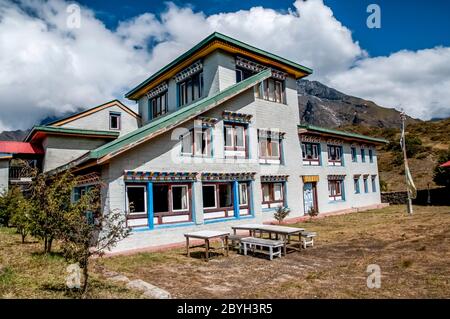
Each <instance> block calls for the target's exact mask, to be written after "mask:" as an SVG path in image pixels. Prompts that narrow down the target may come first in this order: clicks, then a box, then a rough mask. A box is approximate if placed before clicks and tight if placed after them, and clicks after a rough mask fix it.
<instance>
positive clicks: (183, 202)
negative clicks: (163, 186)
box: [172, 185, 189, 211]
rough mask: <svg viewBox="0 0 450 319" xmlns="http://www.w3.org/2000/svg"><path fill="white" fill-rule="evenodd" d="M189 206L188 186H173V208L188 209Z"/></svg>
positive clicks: (177, 209) (176, 209)
mask: <svg viewBox="0 0 450 319" xmlns="http://www.w3.org/2000/svg"><path fill="white" fill-rule="evenodd" d="M187 209H189V207H188V187H187V186H186V185H183V186H172V210H173V211H179V210H187Z"/></svg>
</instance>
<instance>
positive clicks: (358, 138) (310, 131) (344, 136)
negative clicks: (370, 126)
mask: <svg viewBox="0 0 450 319" xmlns="http://www.w3.org/2000/svg"><path fill="white" fill-rule="evenodd" d="M298 133H299V134H305V135H313V136H318V137H327V138H336V139H341V140H344V141H348V142H361V143H368V144H376V145H381V144H386V143H389V141H387V140H385V139H382V138H376V137H371V136H366V135H362V134H356V133H350V132H345V131H339V130H334V129H329V128H325V127H319V126H314V125H298Z"/></svg>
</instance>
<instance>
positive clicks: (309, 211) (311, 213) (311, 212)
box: [307, 207, 319, 219]
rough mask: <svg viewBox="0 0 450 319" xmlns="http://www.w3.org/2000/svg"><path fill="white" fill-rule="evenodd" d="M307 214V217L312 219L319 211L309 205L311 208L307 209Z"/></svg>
mask: <svg viewBox="0 0 450 319" xmlns="http://www.w3.org/2000/svg"><path fill="white" fill-rule="evenodd" d="M307 214H308V215H309V217H311V219H312V218H314V217H316V216H317V215H319V211H318V210H317V209H315V208H314V207H311V208H310V209H309V210H308V213H307Z"/></svg>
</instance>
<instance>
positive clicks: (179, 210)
mask: <svg viewBox="0 0 450 319" xmlns="http://www.w3.org/2000/svg"><path fill="white" fill-rule="evenodd" d="M170 186H171V192H170V197H171V198H170V199H171V201H172V203H171V205H172V212H174V213H175V212H185V211H189V186H188V185H186V184H180V185H170ZM177 187H179V188H185V189H186V206H187V207H186V208H181V209H173V189H174V188H177Z"/></svg>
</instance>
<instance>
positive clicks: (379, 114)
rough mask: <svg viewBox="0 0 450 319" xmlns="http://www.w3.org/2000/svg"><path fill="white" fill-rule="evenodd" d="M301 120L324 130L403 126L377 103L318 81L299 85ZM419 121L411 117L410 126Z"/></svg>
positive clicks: (397, 114) (393, 112) (392, 111)
mask: <svg viewBox="0 0 450 319" xmlns="http://www.w3.org/2000/svg"><path fill="white" fill-rule="evenodd" d="M297 91H298V104H299V112H300V120H301V122H302V123H309V124H314V125H318V126H324V127H341V126H346V125H364V126H374V127H384V128H392V127H399V126H400V112H399V111H397V110H395V109H389V108H385V107H381V106H379V105H377V104H375V103H374V102H371V101H367V100H364V99H361V98H358V97H354V96H350V95H346V94H344V93H342V92H339V91H337V90H335V89H333V88H330V87H328V86H326V85H324V84H322V83H320V82H317V81H308V80H300V81H298V85H297ZM418 121H419V120H415V119H412V118H410V117H408V123H415V122H418Z"/></svg>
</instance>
